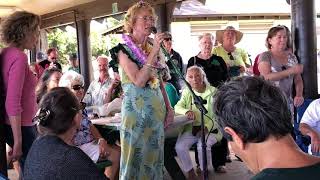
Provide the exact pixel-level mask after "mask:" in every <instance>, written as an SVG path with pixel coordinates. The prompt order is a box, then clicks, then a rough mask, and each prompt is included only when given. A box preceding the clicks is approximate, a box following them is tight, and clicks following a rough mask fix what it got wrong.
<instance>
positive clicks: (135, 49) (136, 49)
mask: <svg viewBox="0 0 320 180" xmlns="http://www.w3.org/2000/svg"><path fill="white" fill-rule="evenodd" d="M122 38H123V40H124V42H125V44H126V45H127V46H128V47H129V48H130V50H131V51H132V53H133V54H134V55H135V56H136V57H137V61H138V62H139V63H140V64H142V65H144V64H145V63H146V62H147V55H146V54H145V53H144V52H143V51H142V48H139V47H138V46H137V45H136V44H135V43H134V42H133V41H132V38H131V37H130V36H128V35H126V34H122ZM141 45H142V44H141Z"/></svg>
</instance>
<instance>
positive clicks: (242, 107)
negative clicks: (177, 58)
mask: <svg viewBox="0 0 320 180" xmlns="http://www.w3.org/2000/svg"><path fill="white" fill-rule="evenodd" d="M214 113H215V114H216V119H217V121H218V124H219V126H220V128H221V130H222V132H223V134H224V136H225V137H226V138H227V140H228V141H229V144H230V145H231V147H232V150H233V151H234V152H235V154H236V155H238V156H239V157H240V158H241V159H242V160H243V161H244V162H245V163H246V164H247V166H248V168H249V169H250V170H251V171H252V172H253V173H255V174H256V175H255V176H254V177H253V178H252V179H253V180H265V179H268V180H269V179H270V180H271V179H272V180H287V179H290V180H298V179H303V178H307V179H308V180H315V179H320V158H318V157H316V156H311V155H308V154H305V153H304V152H302V151H301V150H300V149H299V147H298V146H297V145H296V144H295V142H294V140H293V138H292V136H291V132H292V129H293V126H292V123H291V113H290V110H289V108H288V104H287V100H286V98H285V96H284V95H283V93H282V92H281V90H280V89H279V88H277V87H275V86H273V85H272V84H270V83H269V82H267V81H265V80H263V79H261V78H258V77H241V78H238V79H235V80H233V81H230V82H228V83H227V84H225V85H223V86H222V87H220V88H219V90H218V92H217V93H216V94H215V102H214Z"/></svg>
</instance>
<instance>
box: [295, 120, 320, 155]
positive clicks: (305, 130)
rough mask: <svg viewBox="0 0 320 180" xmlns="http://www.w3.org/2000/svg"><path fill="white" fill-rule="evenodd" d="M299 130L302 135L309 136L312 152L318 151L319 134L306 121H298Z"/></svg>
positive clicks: (319, 147) (319, 143)
mask: <svg viewBox="0 0 320 180" xmlns="http://www.w3.org/2000/svg"><path fill="white" fill-rule="evenodd" d="M299 130H300V131H301V133H302V134H303V135H306V136H310V138H311V149H312V152H320V134H319V133H318V132H317V131H315V130H314V129H312V128H311V127H310V126H309V125H308V124H306V123H300V125H299Z"/></svg>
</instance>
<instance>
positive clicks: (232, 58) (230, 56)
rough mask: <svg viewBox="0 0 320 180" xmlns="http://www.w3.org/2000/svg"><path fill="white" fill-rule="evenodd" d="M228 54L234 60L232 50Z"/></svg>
mask: <svg viewBox="0 0 320 180" xmlns="http://www.w3.org/2000/svg"><path fill="white" fill-rule="evenodd" d="M228 56H229V58H230V60H234V57H233V56H232V54H231V52H229V53H228Z"/></svg>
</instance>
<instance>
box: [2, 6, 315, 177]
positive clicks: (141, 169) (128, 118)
mask: <svg viewBox="0 0 320 180" xmlns="http://www.w3.org/2000/svg"><path fill="white" fill-rule="evenodd" d="M24 13H25V14H22V16H26V17H29V18H30V20H29V21H30V22H29V23H30V24H31V25H32V26H29V28H30V27H32V29H30V30H27V31H26V32H28V33H27V34H30V33H31V34H32V33H33V34H36V32H37V30H38V26H39V24H38V22H37V21H38V17H37V16H35V15H33V14H29V13H27V12H24ZM16 18H17V17H16ZM155 19H156V16H155V13H154V9H153V8H152V7H151V6H150V5H149V4H148V3H147V2H143V1H141V2H138V3H136V4H135V5H133V6H132V7H131V8H130V10H129V11H128V13H127V18H126V20H125V21H126V22H125V24H126V25H125V29H126V32H127V33H128V34H127V35H124V36H123V39H124V42H122V43H120V44H119V45H117V46H116V48H115V49H114V50H113V51H112V52H111V54H112V62H110V64H111V65H109V60H108V58H107V57H106V56H99V57H98V58H97V65H98V70H99V77H98V78H97V79H95V80H93V81H92V82H91V83H90V85H89V88H88V89H87V91H85V89H84V81H83V77H82V75H81V74H79V73H80V72H81V71H80V68H79V63H78V59H77V55H76V54H70V57H69V63H70V66H71V67H70V68H69V69H68V71H66V72H62V66H61V64H60V63H59V62H58V49H57V48H49V49H48V50H47V56H46V57H47V58H46V57H45V56H44V54H43V53H42V54H41V53H39V57H38V59H39V60H38V61H37V62H36V63H35V64H33V65H32V66H31V67H30V69H29V66H28V64H27V61H26V56H25V54H24V53H23V52H22V51H21V49H30V48H31V47H29V46H28V45H26V44H23V43H21V44H20V43H17V42H16V41H17V40H15V39H13V40H12V39H9V38H8V39H7V40H6V41H7V43H8V44H11V45H10V46H8V47H7V48H5V49H4V51H3V52H2V53H1V65H2V66H1V68H2V69H1V73H2V77H3V79H4V83H5V84H4V85H5V87H6V88H5V89H6V92H5V93H6V97H7V98H8V100H7V101H8V102H10V103H9V105H10V106H12V107H6V111H7V112H6V113H7V116H8V118H7V119H5V120H6V123H7V126H6V134H7V136H8V139H9V140H10V141H8V143H9V145H10V146H12V148H13V149H12V150H11V151H10V152H9V153H8V157H10V158H11V159H10V161H11V160H13V161H17V160H19V161H20V163H21V166H22V167H25V168H26V170H27V171H24V170H25V169H23V168H22V170H21V171H22V174H23V175H24V176H25V178H26V179H34V178H37V179H38V178H40V179H41V178H42V177H49V175H53V176H56V177H62V176H68V174H67V173H68V172H69V171H71V170H75V171H78V170H80V169H81V168H84V170H83V172H81V173H80V174H82V175H84V176H88V177H90V176H89V175H88V174H86V172H88V171H92V172H94V173H93V174H92V175H93V176H96V177H97V178H98V179H99V178H102V179H105V178H109V179H127V178H132V179H139V178H145V177H146V176H148V177H149V176H150V177H152V178H156V179H157V178H162V177H163V174H162V173H163V172H162V170H163V168H164V167H165V168H166V169H167V171H168V172H169V175H170V176H171V177H172V178H173V179H198V178H199V176H202V175H203V174H204V172H203V170H204V167H203V161H204V159H203V158H204V157H202V153H201V152H202V142H201V138H200V136H201V135H200V134H201V133H200V125H201V124H200V120H201V118H200V111H199V110H198V109H197V107H196V106H195V102H194V100H193V96H192V93H191V92H190V90H189V89H188V88H187V87H186V86H182V84H181V83H180V80H179V79H180V77H179V74H181V75H184V74H185V78H186V80H187V82H188V83H189V84H190V87H191V89H192V90H193V91H194V92H195V94H196V95H197V96H200V97H202V99H204V100H206V104H205V107H206V109H207V110H208V113H207V114H205V117H204V126H205V136H206V147H207V148H206V152H207V162H208V166H209V169H214V171H215V172H217V173H226V172H227V168H226V166H225V165H226V162H228V158H229V147H228V143H227V142H228V141H229V142H231V144H232V146H231V147H232V150H233V151H234V152H235V153H236V155H237V156H239V158H241V159H242V160H243V161H244V162H245V163H247V164H249V167H250V168H251V170H252V171H253V172H254V173H260V174H259V175H258V176H257V177H256V179H259V178H261V177H262V176H268V173H272V172H271V171H270V172H269V169H268V168H279V167H280V166H278V164H275V165H272V166H270V167H268V166H261V167H260V169H257V167H256V166H260V164H258V165H256V164H255V165H252V164H251V161H254V160H256V159H254V158H252V157H250V156H249V155H248V154H247V153H248V152H249V151H250V152H254V151H258V150H259V151H261V152H264V151H263V150H261V149H259V147H258V146H257V147H254V148H252V149H249V150H248V151H247V149H246V147H247V146H250V147H252V146H254V145H255V143H256V140H255V139H250V137H246V136H253V135H252V134H250V133H252V132H249V131H255V130H254V129H249V130H248V132H246V130H247V129H246V128H257V129H256V131H258V130H259V128H258V127H238V126H237V124H232V123H230V122H229V121H228V120H229V119H228V118H231V117H229V116H227V115H224V114H221V111H220V109H217V108H218V105H219V106H220V105H221V104H222V105H223V103H226V104H227V103H232V102H233V101H235V100H236V98H235V99H232V102H224V100H223V99H219V98H221V96H224V95H225V94H224V93H232V91H231V90H227V89H225V88H226V87H230V88H231V87H237V88H239V90H238V91H240V90H242V91H243V93H247V96H244V97H243V99H241V101H243V102H247V101H248V102H249V101H250V102H251V101H253V100H251V99H250V98H251V97H254V98H257V96H258V95H255V94H254V93H253V92H252V93H251V91H250V90H251V89H250V88H253V84H258V85H260V86H261V87H265V88H270V89H271V90H272V91H274V92H275V93H280V94H281V93H283V94H284V95H285V97H284V98H285V99H286V101H282V100H283V99H280V100H281V101H280V100H276V99H272V98H271V97H269V98H270V99H268V100H270V101H271V100H272V102H275V103H276V102H279V103H280V104H279V107H281V108H284V106H283V105H284V104H283V103H286V104H287V105H288V106H287V107H289V110H290V111H289V115H290V123H291V124H290V125H292V118H293V113H294V110H293V109H294V107H299V106H301V105H302V104H303V102H304V98H303V81H302V78H301V73H302V72H303V65H301V64H299V63H298V60H297V58H296V56H295V55H294V54H293V53H292V50H291V49H290V44H289V43H290V36H291V34H290V31H289V30H288V28H286V27H285V26H275V27H272V28H271V29H270V30H269V32H268V34H267V37H266V42H265V43H266V46H267V49H268V50H267V51H265V52H262V53H261V54H260V55H259V57H258V58H257V61H256V62H255V63H256V65H255V66H256V67H255V68H256V70H257V71H259V73H260V74H259V76H262V77H263V78H264V79H266V80H268V81H270V82H271V83H272V85H271V84H268V83H267V82H265V81H263V80H261V79H258V78H253V79H246V78H244V77H245V72H247V71H248V70H249V68H251V63H250V61H249V58H248V55H247V53H246V52H245V50H243V49H241V48H238V47H236V44H237V43H239V42H240V41H241V39H242V37H243V33H242V32H240V31H238V30H236V29H235V28H234V27H232V26H227V27H226V28H225V29H222V30H219V31H217V32H216V39H217V41H218V43H219V45H217V46H216V47H214V42H215V36H214V35H212V34H211V33H204V34H202V35H200V36H199V39H198V40H199V47H200V52H199V53H198V54H196V55H195V56H193V57H191V58H190V59H189V60H188V64H187V69H186V70H185V71H183V62H182V58H181V56H180V55H179V53H178V52H176V51H174V50H173V49H172V35H171V34H170V33H169V32H165V33H156V34H154V36H153V39H152V38H150V37H149V35H150V34H151V30H150V27H153V26H154V24H155ZM6 23H9V22H6ZM7 26H8V25H7ZM141 27H145V28H141ZM7 28H8V27H7ZM2 33H3V34H6V33H7V34H8V32H2ZM24 38H25V39H28V38H27V36H26V37H24ZM25 39H19V41H22V42H25V41H26V40H25ZM35 40H36V39H30V41H35ZM162 42H163V45H164V46H165V49H166V51H167V52H168V53H169V56H170V57H165V56H166V54H168V53H163V52H162V50H160V49H161V48H160V46H161V44H162ZM30 46H31V45H30ZM13 54H14V55H17V57H18V58H17V61H18V62H19V63H20V64H18V66H19V67H18V68H17V69H10V68H8V67H9V66H10V63H11V64H14V62H13V61H14V60H16V59H13V60H11V59H10V57H11V56H13ZM166 58H172V62H174V64H175V65H176V66H177V70H178V71H180V72H179V73H177V72H175V68H173V66H172V64H171V62H170V61H167V62H165V61H164V59H166ZM7 59H10V61H9V60H7ZM5 60H6V63H4V61H5ZM114 65H116V66H117V71H116V72H114V76H113V77H114V78H111V76H110V74H109V66H114ZM25 68H27V69H25ZM14 70H17V71H14ZM114 70H115V69H114ZM11 71H14V72H11ZM8 72H9V73H8ZM13 73H17V74H16V75H15V76H12V74H13ZM8 74H9V76H10V77H9V76H8ZM22 75H23V77H22ZM10 78H13V79H14V80H15V79H16V80H17V82H18V84H20V85H19V86H16V85H13V84H11V83H12V82H11V81H9V79H10ZM21 80H24V81H23V82H22V81H21ZM26 81H28V82H26ZM226 82H228V83H227V85H224V84H225V83H226ZM232 83H235V84H232ZM241 83H242V84H241ZM244 83H246V84H247V85H248V87H246V86H245V85H244ZM240 85H242V86H240ZM249 85H250V86H249ZM58 86H60V87H66V88H57V87H58ZM251 86H252V87H251ZM260 86H259V87H257V88H256V91H263V90H262V89H261V87H260ZM293 86H294V90H295V96H292V90H293V89H292V87H293ZM13 87H15V88H17V89H19V88H20V91H17V90H16V89H15V90H12V88H13ZM240 87H242V88H243V89H241V88H240ZM245 87H246V88H247V89H246V88H245ZM275 87H278V88H279V89H278V88H275ZM11 90H12V91H11ZM233 90H235V89H233ZM246 90H247V91H246ZM217 91H218V93H217ZM224 91H226V92H224ZM263 92H264V93H268V92H265V91H263ZM28 93H29V94H28ZM234 93H238V92H234ZM66 94H67V95H68V98H66V97H65V95H66ZM15 95H17V97H18V100H17V99H14V98H13V96H15ZM69 96H70V97H69ZM120 96H121V97H122V99H121V102H122V107H121V111H122V112H121V122H122V123H121V126H120V128H119V129H120V130H119V131H118V132H117V133H119V132H120V136H119V135H118V137H117V138H116V139H117V143H113V141H109V139H108V138H109V137H104V136H102V133H101V130H103V131H108V130H105V129H100V128H99V127H96V126H95V125H94V124H92V122H91V119H92V118H97V117H98V116H95V115H91V112H89V108H88V107H89V106H92V107H105V108H106V107H107V105H108V104H109V103H111V102H112V101H113V100H114V99H116V98H118V97H120ZM33 97H34V98H35V102H34V103H33V99H32V103H30V102H31V98H33ZM58 97H59V98H60V99H59V98H58ZM214 97H215V98H217V100H216V99H214ZM279 97H280V95H279ZM281 97H282V96H281ZM63 98H65V99H63ZM226 98H227V97H226ZM228 98H229V97H228ZM246 98H249V99H246ZM261 98H266V97H265V96H263V97H261ZM74 100H77V101H76V102H74ZM215 101H218V102H215ZM239 101H240V100H239ZM254 101H255V99H254ZM26 103H29V104H31V105H30V106H29V107H28V106H27V105H26ZM50 103H51V104H50ZM233 103H235V104H236V102H233ZM259 103H260V101H259ZM281 103H282V104H281ZM19 104H22V105H19ZM317 104H318V100H316V101H314V102H313V103H312V104H311V105H310V107H309V109H308V110H307V111H306V113H305V114H304V116H303V118H302V121H301V125H300V130H301V132H302V134H304V135H307V136H310V137H311V145H310V152H311V154H313V155H316V156H319V154H320V153H319V152H320V143H319V142H320V135H319V134H320V131H319V124H320V121H319V117H320V115H319V113H318V110H317V108H316V107H317ZM9 105H8V106H9ZM54 105H59V107H55V106H54ZM80 105H81V106H80ZM214 105H215V106H214ZM230 105H233V104H230ZM70 108H71V110H70V111H68V112H63V109H70ZM86 108H87V109H86ZM250 108H252V109H250ZM250 108H249V109H248V112H247V113H249V114H250V113H260V112H257V111H256V110H255V109H254V108H256V107H254V106H252V107H251V106H250ZM36 109H38V113H37V114H36ZM238 109H240V108H238ZM250 110H252V111H250ZM260 110H261V109H260ZM284 110H286V109H285V108H284ZM77 111H81V113H78V112H77ZM238 111H239V110H238ZM238 111H232V112H229V113H230V114H236V115H239V116H242V114H237V113H238ZM96 113H97V111H96ZM174 113H175V114H174ZM261 113H262V114H263V113H266V112H265V110H264V109H262V110H261ZM48 114H49V115H48ZM79 114H80V115H79ZM174 115H185V116H186V120H192V123H191V124H187V125H184V126H183V127H182V131H181V132H180V134H179V135H178V136H177V137H174V138H166V137H165V128H166V127H167V126H168V124H170V123H171V122H172V121H174ZM216 115H218V117H217V118H216ZM281 115H284V114H281ZM285 115H287V114H285ZM224 116H226V117H224ZM264 116H267V117H268V118H269V114H263V115H262V117H261V118H262V119H263V118H265V117H264ZM270 116H275V114H270ZM31 117H32V118H33V117H36V118H35V121H36V122H37V124H38V130H39V132H38V133H37V132H35V126H33V124H34V123H32V121H31V120H32V118H31ZM277 117H278V116H277ZM223 118H225V119H223ZM232 118H236V116H235V117H232ZM250 118H251V117H247V116H246V117H245V119H244V120H248V119H250ZM217 119H218V121H217ZM279 119H280V118H279ZM279 121H281V122H279V124H277V122H276V121H274V123H275V124H276V125H278V126H286V127H285V128H284V129H281V128H280V129H279V132H275V133H274V132H273V131H272V130H270V132H267V133H266V134H265V137H263V138H261V139H259V142H263V143H267V144H268V143H269V139H268V138H267V137H271V139H272V140H270V143H271V144H273V143H274V144H277V143H279V144H281V143H284V144H289V145H288V149H287V150H288V151H287V152H288V153H292V154H295V155H297V156H298V157H301V159H300V161H292V164H285V165H283V164H282V165H283V167H286V168H299V167H304V166H307V167H311V168H310V169H313V168H316V169H317V168H318V167H317V162H318V159H317V158H314V157H310V156H306V155H304V154H300V153H298V152H297V151H295V150H293V149H296V147H295V146H294V144H293V143H292V140H291V139H290V138H289V137H288V136H287V133H288V131H290V130H291V128H290V127H288V126H289V124H288V123H289V122H287V116H286V117H284V119H280V120H279ZM282 121H283V122H282ZM318 121H319V122H318ZM17 122H19V123H21V124H17ZM57 123H62V124H61V125H58V124H57ZM228 123H230V124H228ZM243 123H246V122H243ZM261 123H263V122H261ZM281 123H282V124H281ZM218 124H219V125H220V126H221V127H222V129H221V128H218ZM240 125H243V124H241V123H240ZM262 125H263V124H262ZM257 126H258V125H257ZM60 128H61V129H60ZM238 128H240V129H238ZM275 128H278V127H275ZM20 129H21V131H22V132H19V130H20ZM268 131H269V130H268ZM28 133H29V134H28ZM223 134H224V135H225V136H222V135H223ZM253 134H254V133H253ZM28 135H30V136H29V137H28ZM36 135H37V136H38V139H37V140H36V141H34V139H35V137H36ZM277 138H280V139H277ZM22 139H28V140H29V139H30V142H27V143H28V144H27V145H26V147H24V146H23V147H21V146H22V145H23V144H22V143H21V142H23V143H25V142H26V141H22ZM237 140H238V141H237ZM33 141H34V145H33V146H32V147H31V151H30V153H29V155H28V158H27V163H26V165H24V160H25V158H26V153H27V152H28V150H29V148H30V146H31V143H32V142H33ZM252 144H253V145H252ZM193 145H196V149H195V154H196V155H195V156H196V163H197V167H196V169H194V167H193V163H192V161H191V157H190V152H189V151H190V148H191V147H192V146H193ZM27 146H28V147H27ZM41 146H47V147H48V148H49V147H52V146H57V147H59V148H58V149H59V150H60V151H63V152H64V153H66V156H65V157H64V158H65V159H62V158H60V159H59V158H56V157H55V155H54V154H50V153H48V152H46V150H49V149H47V148H44V149H41V148H40V147H41ZM290 148H292V149H290ZM39 149H41V153H43V154H41V155H43V156H44V155H45V154H46V153H47V154H48V155H47V156H48V157H49V158H47V159H48V161H51V162H52V163H59V161H61V160H66V159H67V160H69V159H70V160H71V161H70V164H69V165H70V166H71V165H72V166H73V165H74V164H73V163H74V162H77V163H79V162H81V163H82V165H83V166H87V167H79V166H75V167H72V168H74V169H70V170H68V169H65V171H62V172H59V171H60V169H59V168H61V167H64V166H61V167H56V169H55V168H51V169H50V168H49V166H47V165H43V162H40V157H42V156H39V158H35V156H36V151H38V150H39ZM78 150H81V151H78ZM275 151H276V150H275ZM68 152H74V154H73V155H71V154H70V153H68ZM80 152H81V153H80ZM57 153H58V151H57ZM60 153H61V152H60ZM49 154H50V155H49ZM29 156H30V157H29ZM84 156H86V157H84ZM175 156H176V157H177V159H178V162H180V165H178V162H177V161H176V159H175ZM284 157H285V156H284ZM287 157H288V158H289V157H290V156H287ZM77 158H81V159H77ZM257 158H259V157H257ZM104 159H108V160H110V161H111V162H112V165H111V166H110V167H106V169H105V171H104V172H105V176H106V177H104V175H103V174H101V173H100V172H98V171H97V170H96V168H95V167H94V163H97V162H99V161H100V160H104ZM88 160H90V163H89V162H88ZM73 161H74V162H73ZM82 161H83V162H82ZM84 163H85V164H84ZM33 164H36V166H35V167H37V168H39V169H41V170H39V174H32V172H34V168H35V167H32V165H33ZM49 165H50V163H49ZM69 165H68V168H69V167H70V166H69ZM263 165H264V164H263ZM314 165H315V167H313V166H314ZM41 166H43V167H41ZM281 167H282V166H281ZM44 168H47V169H44ZM66 168H67V167H66ZM76 168H80V169H78V170H77V169H76ZM86 168H88V169H86ZM265 169H266V170H265ZM290 173H291V172H289V171H288V172H284V174H290ZM311 173H315V172H314V171H313V170H311ZM78 175H79V174H78ZM291 175H292V174H291Z"/></svg>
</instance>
